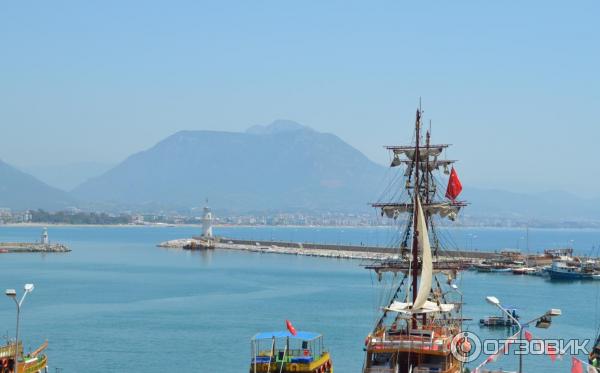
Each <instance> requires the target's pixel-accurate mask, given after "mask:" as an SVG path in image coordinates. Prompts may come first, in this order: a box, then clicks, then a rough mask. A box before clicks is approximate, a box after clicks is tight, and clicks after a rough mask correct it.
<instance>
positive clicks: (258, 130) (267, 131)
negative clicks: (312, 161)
mask: <svg viewBox="0 0 600 373" xmlns="http://www.w3.org/2000/svg"><path fill="white" fill-rule="evenodd" d="M301 130H305V131H306V130H308V131H312V129H311V128H310V127H308V126H304V125H302V124H300V123H298V122H295V121H293V120H288V119H277V120H274V121H273V122H272V123H271V124H268V125H266V126H262V125H256V126H252V127H250V128H248V129H247V130H246V133H251V134H255V135H272V134H274V133H282V132H295V131H301Z"/></svg>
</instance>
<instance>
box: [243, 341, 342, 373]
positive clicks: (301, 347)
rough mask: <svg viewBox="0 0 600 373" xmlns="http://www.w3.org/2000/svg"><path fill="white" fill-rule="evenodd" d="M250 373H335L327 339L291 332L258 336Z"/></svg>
mask: <svg viewBox="0 0 600 373" xmlns="http://www.w3.org/2000/svg"><path fill="white" fill-rule="evenodd" d="M251 349H252V360H251V361H250V370H249V372H250V373H258V372H273V373H279V372H282V373H283V372H285V373H291V372H306V373H333V363H332V361H331V357H330V355H329V352H328V351H327V350H326V349H325V348H324V347H323V336H322V335H321V334H318V333H313V332H303V331H297V332H296V331H295V330H294V333H292V332H291V331H289V330H285V331H275V332H263V333H258V334H256V335H255V336H254V337H253V338H252V341H251Z"/></svg>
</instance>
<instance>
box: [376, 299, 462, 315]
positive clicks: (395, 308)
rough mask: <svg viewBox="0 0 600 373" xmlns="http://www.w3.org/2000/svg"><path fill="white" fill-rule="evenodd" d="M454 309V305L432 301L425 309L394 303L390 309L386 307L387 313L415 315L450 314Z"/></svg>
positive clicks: (408, 304) (427, 302) (428, 302)
mask: <svg viewBox="0 0 600 373" xmlns="http://www.w3.org/2000/svg"><path fill="white" fill-rule="evenodd" d="M453 309H454V304H451V303H449V304H446V303H441V304H437V303H436V302H432V301H430V300H428V301H426V302H425V304H424V305H423V307H421V308H414V307H413V306H412V303H405V302H398V301H394V302H393V303H392V304H391V305H390V306H389V307H386V308H385V310H386V311H392V312H399V313H405V314H415V313H431V312H450V311H452V310H453Z"/></svg>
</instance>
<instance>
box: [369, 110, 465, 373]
mask: <svg viewBox="0 0 600 373" xmlns="http://www.w3.org/2000/svg"><path fill="white" fill-rule="evenodd" d="M421 115H422V111H421V109H420V108H419V109H418V110H417V114H416V121H415V133H414V141H415V143H414V144H413V145H408V146H388V147H387V149H388V150H390V151H391V152H392V154H393V160H392V163H391V167H398V166H402V168H403V171H404V172H403V175H402V174H401V175H400V178H396V180H400V185H399V186H396V187H394V186H392V187H391V188H388V190H389V191H390V195H391V196H392V198H393V199H397V198H398V199H400V200H393V201H391V202H389V201H387V199H388V197H389V196H382V200H384V199H385V201H384V202H377V203H373V204H372V206H373V207H375V208H377V209H380V211H381V214H382V216H386V217H388V218H391V219H403V220H404V219H405V220H404V222H405V223H404V224H403V225H402V226H401V231H400V235H399V237H400V240H399V242H398V245H397V246H396V245H394V246H395V247H396V248H397V250H398V251H397V253H396V254H397V255H399V256H401V257H402V258H403V259H404V260H401V261H399V260H386V259H383V260H380V261H375V262H373V263H371V264H368V265H366V268H368V269H370V270H373V271H374V272H375V273H376V275H377V278H378V279H379V281H380V282H381V283H382V284H385V285H383V286H382V287H383V288H384V289H382V299H383V302H382V303H381V304H380V306H381V309H380V310H381V316H380V317H379V318H378V320H377V321H376V322H375V325H374V328H373V330H372V331H371V332H370V333H369V334H368V336H367V337H366V339H365V352H366V353H365V360H364V364H363V369H362V372H363V373H409V372H412V373H427V372H439V373H459V372H461V371H462V368H463V367H462V363H461V362H460V361H459V359H457V357H456V356H455V355H453V354H452V351H451V347H452V341H453V339H454V338H455V337H456V336H457V335H458V334H459V333H460V332H461V331H462V321H463V318H462V311H461V309H462V295H461V293H460V291H459V290H458V288H457V287H456V286H455V285H454V286H452V285H453V283H452V280H453V279H454V278H455V277H456V275H457V274H458V271H459V270H460V269H461V268H460V267H457V266H456V265H454V264H452V263H445V262H443V261H441V260H439V259H438V253H440V252H442V251H445V250H447V248H446V247H445V246H444V244H443V243H442V241H441V240H440V239H439V238H440V235H438V232H437V229H436V224H437V220H436V219H434V216H436V217H439V218H440V219H441V218H448V219H450V220H454V219H455V218H456V216H457V214H458V212H459V211H460V209H461V208H462V207H464V206H466V203H465V202H462V201H457V200H456V197H457V196H458V194H459V193H460V191H461V190H462V186H461V185H460V181H459V179H458V176H457V174H456V171H455V170H454V168H452V170H451V171H449V170H448V168H449V166H451V165H452V164H453V163H454V162H455V161H452V160H446V159H441V156H442V153H443V151H444V150H445V149H446V148H447V147H448V146H449V145H433V144H431V143H430V132H429V131H427V133H426V135H425V141H424V143H423V141H422V139H421ZM442 169H443V170H444V173H445V174H449V175H450V176H449V181H448V187H447V188H446V194H445V196H444V195H443V194H440V193H439V192H438V188H437V186H438V185H439V182H438V181H437V178H436V177H434V172H439V171H441V170H442ZM398 189H400V191H399V190H398ZM440 189H441V188H440ZM442 193H443V191H442ZM399 263H401V265H399ZM406 263H409V265H406ZM462 268H464V266H463V267H462ZM388 279H389V281H388Z"/></svg>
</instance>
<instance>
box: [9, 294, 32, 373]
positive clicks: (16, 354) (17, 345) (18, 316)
mask: <svg viewBox="0 0 600 373" xmlns="http://www.w3.org/2000/svg"><path fill="white" fill-rule="evenodd" d="M33 289H34V286H33V284H25V286H24V287H23V290H24V291H23V296H22V297H21V300H17V291H16V290H15V289H6V296H7V297H9V298H11V299H12V300H13V301H15V304H16V305H17V333H16V337H15V365H14V371H15V372H18V371H19V318H20V316H21V306H23V302H24V301H25V297H27V294H29V293H31V292H32V291H33Z"/></svg>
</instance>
